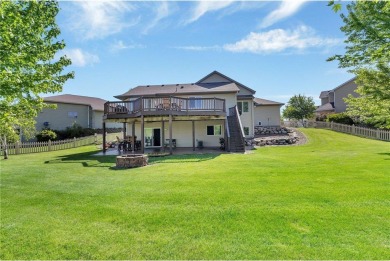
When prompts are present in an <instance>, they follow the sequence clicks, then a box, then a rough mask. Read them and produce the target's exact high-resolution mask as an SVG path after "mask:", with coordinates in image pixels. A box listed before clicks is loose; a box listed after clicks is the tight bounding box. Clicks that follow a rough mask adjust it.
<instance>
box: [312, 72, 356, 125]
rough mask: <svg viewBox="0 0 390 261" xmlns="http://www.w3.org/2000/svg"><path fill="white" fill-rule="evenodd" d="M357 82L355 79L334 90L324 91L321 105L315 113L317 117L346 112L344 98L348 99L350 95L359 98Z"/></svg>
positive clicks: (321, 96) (321, 95)
mask: <svg viewBox="0 0 390 261" xmlns="http://www.w3.org/2000/svg"><path fill="white" fill-rule="evenodd" d="M355 80H356V78H355V77H354V78H352V79H350V80H348V81H347V82H345V83H343V84H341V85H339V86H337V87H336V88H334V89H332V90H329V91H322V92H321V94H320V99H321V105H320V106H319V107H318V108H317V109H316V111H315V112H316V115H317V117H320V116H324V115H327V114H330V113H340V112H345V111H346V110H347V104H346V103H345V101H344V98H347V97H348V95H349V94H351V95H352V96H354V97H358V96H359V95H358V94H357V93H356V92H355V90H356V88H357V85H356V83H355Z"/></svg>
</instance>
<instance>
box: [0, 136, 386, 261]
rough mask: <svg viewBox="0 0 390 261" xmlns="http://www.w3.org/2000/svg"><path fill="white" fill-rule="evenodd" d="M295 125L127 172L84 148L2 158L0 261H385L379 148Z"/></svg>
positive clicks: (382, 173)
mask: <svg viewBox="0 0 390 261" xmlns="http://www.w3.org/2000/svg"><path fill="white" fill-rule="evenodd" d="M302 131H303V132H304V133H305V134H306V135H307V137H308V138H309V143H308V144H306V145H302V146H291V147H267V148H260V149H258V150H256V151H254V153H252V154H247V155H241V154H221V155H218V154H215V155H213V154H207V155H187V156H170V157H164V158H153V159H151V160H150V162H151V165H150V166H147V167H144V168H138V169H128V170H115V169H114V168H112V167H113V166H114V165H115V163H114V162H115V157H112V156H110V157H97V156H91V155H92V154H93V153H95V152H96V148H95V147H93V146H88V147H82V148H78V149H72V150H66V151H57V152H52V153H40V154H30V155H20V156H11V157H10V159H9V160H7V161H4V160H1V161H0V164H1V187H0V188H1V251H0V258H1V259H388V258H389V257H390V218H389V217H390V190H389V189H390V184H389V183H390V143H387V142H381V141H375V140H369V139H363V138H358V137H355V136H350V135H345V134H340V133H336V132H332V131H327V130H317V129H304V130H302Z"/></svg>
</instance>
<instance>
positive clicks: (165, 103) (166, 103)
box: [162, 98, 171, 110]
mask: <svg viewBox="0 0 390 261" xmlns="http://www.w3.org/2000/svg"><path fill="white" fill-rule="evenodd" d="M162 105H163V109H164V110H169V109H170V108H171V101H170V100H169V98H164V99H163V104H162Z"/></svg>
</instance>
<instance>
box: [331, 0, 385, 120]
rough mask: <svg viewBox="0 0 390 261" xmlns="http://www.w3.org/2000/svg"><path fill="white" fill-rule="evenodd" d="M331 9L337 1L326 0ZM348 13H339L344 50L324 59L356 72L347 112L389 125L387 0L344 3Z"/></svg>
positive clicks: (356, 116)
mask: <svg viewBox="0 0 390 261" xmlns="http://www.w3.org/2000/svg"><path fill="white" fill-rule="evenodd" d="M329 5H333V9H334V10H335V11H338V10H340V4H335V3H334V1H330V3H329ZM347 10H348V15H344V14H341V18H342V19H343V22H344V24H345V25H344V26H343V27H341V31H342V32H344V33H345V34H346V36H347V39H346V40H345V43H346V44H347V46H346V51H345V54H343V55H334V56H333V57H330V58H329V59H328V61H333V60H337V61H338V62H339V67H341V68H349V71H350V72H352V73H354V74H355V75H356V83H357V84H358V86H359V87H358V89H357V91H356V92H357V93H358V94H359V95H360V97H357V98H354V97H352V96H350V97H348V98H347V99H346V102H347V104H348V108H347V113H348V114H349V115H350V116H351V117H353V118H356V119H359V120H361V121H363V122H365V123H369V124H373V125H376V126H377V127H387V128H390V111H389V110H390V109H389V99H390V95H389V92H390V2H389V1H362V0H358V1H356V2H352V3H350V4H348V5H347Z"/></svg>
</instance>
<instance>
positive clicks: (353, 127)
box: [352, 124, 355, 134]
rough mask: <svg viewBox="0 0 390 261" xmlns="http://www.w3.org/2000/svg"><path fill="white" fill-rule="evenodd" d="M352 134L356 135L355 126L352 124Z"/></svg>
mask: <svg viewBox="0 0 390 261" xmlns="http://www.w3.org/2000/svg"><path fill="white" fill-rule="evenodd" d="M352 134H355V124H352Z"/></svg>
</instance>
